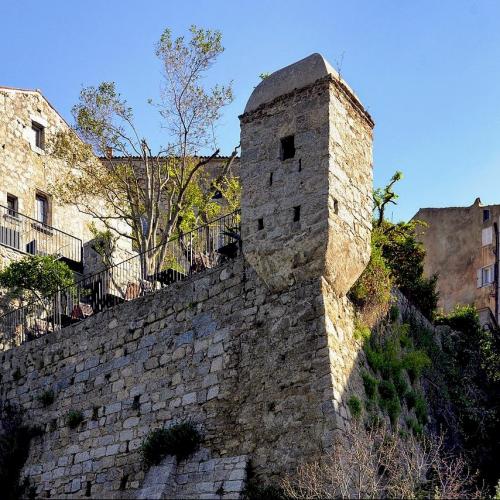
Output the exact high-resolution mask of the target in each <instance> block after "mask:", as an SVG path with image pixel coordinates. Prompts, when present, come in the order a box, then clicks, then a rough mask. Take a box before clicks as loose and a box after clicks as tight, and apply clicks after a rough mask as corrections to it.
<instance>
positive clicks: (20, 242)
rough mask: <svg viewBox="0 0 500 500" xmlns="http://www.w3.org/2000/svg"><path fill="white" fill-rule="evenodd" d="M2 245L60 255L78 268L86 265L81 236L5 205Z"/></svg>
mask: <svg viewBox="0 0 500 500" xmlns="http://www.w3.org/2000/svg"><path fill="white" fill-rule="evenodd" d="M0 245H3V246H6V247H9V248H11V249H13V250H16V251H18V252H22V253H27V254H31V255H56V256H57V257H59V258H60V260H62V261H64V262H66V263H67V264H68V265H69V267H70V268H71V269H73V270H74V271H78V272H81V271H82V268H83V245H82V240H81V239H79V238H76V237H75V236H72V235H71V234H68V233H66V232H64V231H61V230H60V229H57V228H55V227H52V226H49V225H47V224H44V223H42V222H40V221H38V220H36V219H33V218H31V217H28V216H27V215H24V214H21V213H19V212H16V211H15V210H13V209H12V208H8V207H4V206H3V205H0Z"/></svg>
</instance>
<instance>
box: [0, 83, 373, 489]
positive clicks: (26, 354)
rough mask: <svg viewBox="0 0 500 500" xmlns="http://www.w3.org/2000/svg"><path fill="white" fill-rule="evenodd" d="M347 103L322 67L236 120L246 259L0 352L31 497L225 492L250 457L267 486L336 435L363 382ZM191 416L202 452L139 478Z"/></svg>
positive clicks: (358, 237) (363, 222) (364, 243)
mask: <svg viewBox="0 0 500 500" xmlns="http://www.w3.org/2000/svg"><path fill="white" fill-rule="evenodd" d="M294 88H295V87H294ZM352 99H353V96H352V95H351V93H350V91H349V90H348V89H347V88H345V87H344V86H343V84H342V82H339V81H337V80H336V79H335V78H333V77H332V78H331V75H330V73H328V75H327V76H326V77H325V78H324V79H323V78H321V79H320V80H315V81H314V82H313V83H312V84H311V85H309V86H306V87H302V88H297V89H296V90H293V92H292V93H291V94H288V95H286V96H283V99H280V98H276V99H275V100H274V101H272V102H270V103H269V102H265V103H263V105H262V106H260V107H258V108H257V109H254V110H252V111H251V112H249V113H246V114H245V115H243V116H242V118H241V120H242V165H243V168H242V180H243V192H244V196H243V208H242V225H243V227H242V233H243V248H244V255H242V256H239V257H237V258H236V259H234V260H231V261H229V262H226V263H225V264H224V265H223V266H221V267H219V268H216V269H210V270H207V271H205V272H203V273H200V274H197V275H194V276H193V277H192V278H190V279H189V280H186V281H184V282H180V283H175V284H173V285H171V286H170V287H168V288H166V289H164V290H161V291H158V292H156V293H154V294H151V295H148V296H145V297H141V298H139V299H136V300H134V301H131V302H125V303H123V304H120V305H118V306H116V307H114V308H112V309H109V310H107V311H105V312H102V313H99V314H96V315H94V316H91V317H90V318H88V319H87V320H85V321H83V322H81V323H79V324H77V325H74V326H70V327H67V328H64V329H63V330H61V331H57V332H54V333H51V334H50V335H47V336H46V337H41V338H38V339H35V340H34V341H32V342H30V343H27V344H24V345H22V346H20V347H18V348H16V349H12V350H10V351H7V352H5V353H2V354H0V356H1V365H2V373H3V377H2V380H1V383H0V389H1V391H2V393H1V394H2V397H3V399H5V400H7V401H11V402H15V403H16V404H18V405H20V406H21V407H22V410H23V413H24V415H25V417H26V418H27V419H29V421H30V422H32V423H34V424H41V425H44V426H45V427H46V428H47V431H46V432H45V434H44V435H43V436H42V437H41V438H38V440H37V441H35V442H34V443H33V446H32V449H31V452H30V456H29V458H28V461H27V463H26V466H25V469H24V471H23V474H24V475H26V476H27V477H29V478H30V479H31V481H32V482H33V484H34V485H35V486H36V489H37V494H39V495H40V496H48V495H47V492H49V494H50V496H51V497H61V496H62V497H64V496H69V495H73V496H84V495H85V491H86V489H87V487H88V486H89V485H90V488H91V491H92V496H95V497H98V498H99V497H120V498H122V497H124V496H126V497H136V496H137V495H139V494H141V495H145V496H150V497H153V496H158V495H160V496H161V495H166V496H168V495H169V494H170V493H165V488H166V487H167V486H166V485H167V482H168V483H169V484H168V487H169V488H170V487H172V488H174V489H175V491H174V493H172V496H174V497H180V498H182V497H183V496H185V497H189V498H190V497H199V498H205V497H207V498H212V497H214V496H220V495H221V494H222V495H223V496H227V497H228V498H234V497H237V496H238V495H239V494H240V492H241V489H242V488H243V486H244V481H245V478H246V476H245V472H244V471H245V467H246V464H247V461H250V462H251V465H252V469H253V470H254V471H255V474H256V477H257V478H261V479H265V480H267V481H270V480H273V479H277V478H278V477H279V476H281V475H282V474H283V473H285V472H288V471H291V470H293V469H294V467H296V465H297V464H298V463H300V462H304V461H307V460H310V459H314V458H317V457H319V456H320V455H321V454H322V453H324V450H325V449H327V448H328V446H330V445H331V443H332V441H333V436H334V433H335V431H336V430H337V429H339V428H342V427H343V426H344V425H346V422H347V420H348V412H347V410H346V401H347V399H348V397H349V394H350V391H352V390H356V391H358V390H360V389H359V388H360V383H361V382H360V379H359V374H358V363H357V357H358V354H359V352H360V347H361V346H360V345H359V343H358V342H357V341H356V340H355V339H354V338H353V328H354V313H353V309H352V306H351V304H350V303H349V301H348V299H347V298H346V297H345V295H343V292H345V291H346V287H348V285H349V283H351V284H352V281H353V280H354V279H355V278H356V277H357V275H358V274H359V272H361V269H362V268H363V266H364V264H365V263H366V261H367V258H368V242H369V231H370V222H369V220H370V218H371V213H370V209H371V198H370V195H369V193H370V191H371V164H370V162H371V156H370V155H371V122H370V121H369V118H368V117H367V115H366V114H365V113H364V112H363V110H362V109H361V108H360V107H359V103H358V102H357V101H353V100H352ZM290 134H293V135H294V137H295V147H296V148H297V153H296V155H295V157H294V158H291V159H289V160H284V161H281V160H280V159H279V144H280V138H283V137H284V136H287V135H290ZM299 167H300V168H299ZM271 172H272V173H273V182H272V186H270V185H269V174H270V173H271ZM270 188H272V189H270ZM296 206H300V207H301V209H300V220H298V221H293V220H292V219H291V217H292V218H293V214H294V207H296ZM260 217H264V230H263V231H258V230H257V228H256V221H257V219H258V218H260ZM266 221H267V222H266ZM340 292H342V293H340ZM15 373H17V374H19V373H21V377H20V378H19V377H18V376H14V374H15ZM87 374H88V376H87ZM77 376H78V379H77ZM48 388H52V389H53V390H54V392H55V396H56V397H55V401H54V403H53V404H52V405H50V406H49V407H46V408H45V407H42V405H41V403H40V402H39V400H38V396H39V395H40V394H41V393H42V392H43V391H44V390H46V389H48ZM70 410H80V411H82V412H83V414H84V416H85V420H84V422H83V423H82V424H81V425H80V427H79V428H78V429H74V430H69V429H68V428H67V426H66V424H65V416H66V414H67V413H68V412H69V411H70ZM186 418H189V419H191V420H192V421H193V422H194V423H196V425H198V426H199V428H200V430H201V431H202V433H203V436H204V439H203V448H202V450H200V453H199V454H198V455H197V456H195V457H193V458H192V459H190V460H188V461H186V462H185V463H181V464H178V465H177V467H176V471H175V477H176V479H175V481H173V480H172V481H170V482H169V481H165V483H164V486H165V488H163V489H162V487H161V485H160V483H159V480H158V481H156V483H155V484H150V483H148V480H146V481H145V471H144V469H143V466H142V462H141V452H140V447H141V445H142V443H143V442H144V439H145V438H146V436H147V434H148V433H149V432H150V431H151V430H153V429H157V428H160V427H163V426H168V425H170V424H172V423H175V422H179V421H182V420H184V419H186ZM47 422H53V425H51V426H46V423H47ZM58 463H60V465H58ZM61 469H63V470H62V471H61ZM56 470H57V474H54V472H55V471H56ZM167 472H168V471H163V473H161V471H157V473H158V474H160V473H161V474H164V475H166V474H167ZM171 472H172V471H171ZM151 474H152V476H154V472H152V473H151ZM168 475H169V477H170V472H168ZM153 483H154V481H153ZM179 485H181V486H182V488H181V487H180V486H179ZM141 488H142V490H141ZM141 491H143V492H144V493H140V492H141Z"/></svg>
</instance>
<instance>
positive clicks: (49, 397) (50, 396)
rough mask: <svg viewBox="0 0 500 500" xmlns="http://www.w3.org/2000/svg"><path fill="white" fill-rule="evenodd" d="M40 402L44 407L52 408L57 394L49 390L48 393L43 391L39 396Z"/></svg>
mask: <svg viewBox="0 0 500 500" xmlns="http://www.w3.org/2000/svg"><path fill="white" fill-rule="evenodd" d="M37 399H38V401H40V403H42V405H43V406H45V407H47V406H50V405H51V404H52V403H53V402H54V399H55V394H54V391H53V390H52V389H48V390H46V391H43V392H42V393H41V394H40V395H39V396H38V398H37Z"/></svg>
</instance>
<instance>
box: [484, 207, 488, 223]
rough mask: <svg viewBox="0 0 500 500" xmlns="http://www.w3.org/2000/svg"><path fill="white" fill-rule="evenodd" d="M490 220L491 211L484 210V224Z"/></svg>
mask: <svg viewBox="0 0 500 500" xmlns="http://www.w3.org/2000/svg"><path fill="white" fill-rule="evenodd" d="M488 220H490V211H489V210H488V209H484V210H483V222H486V221H488Z"/></svg>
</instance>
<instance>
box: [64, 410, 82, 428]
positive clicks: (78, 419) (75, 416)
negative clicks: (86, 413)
mask: <svg viewBox="0 0 500 500" xmlns="http://www.w3.org/2000/svg"><path fill="white" fill-rule="evenodd" d="M82 422H83V413H82V412H81V411H79V410H70V411H69V412H68V414H67V415H66V425H67V426H68V427H69V428H70V429H76V428H77V427H78V426H79V425H80V424H81V423H82Z"/></svg>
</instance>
